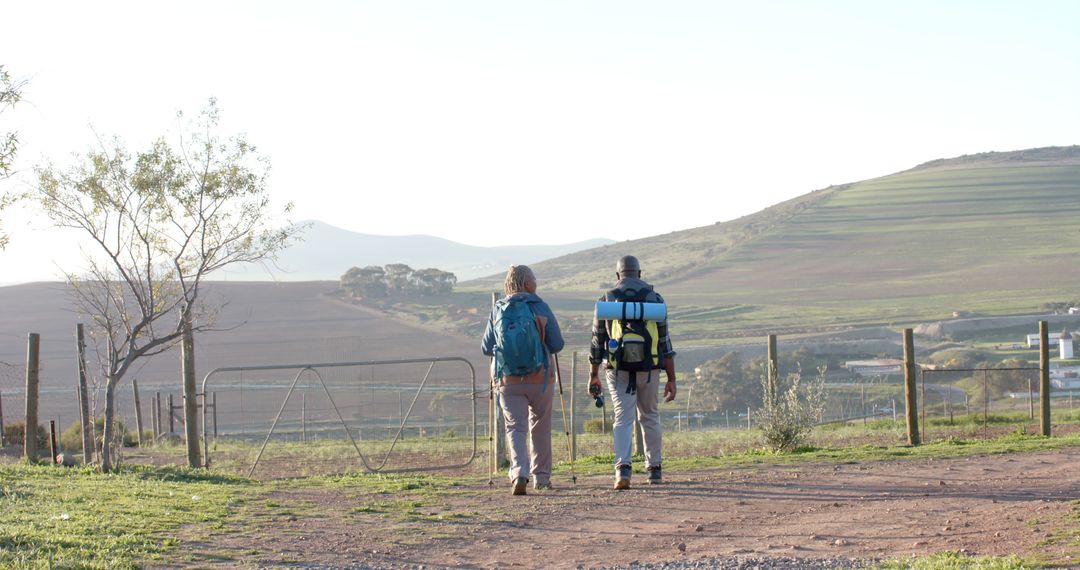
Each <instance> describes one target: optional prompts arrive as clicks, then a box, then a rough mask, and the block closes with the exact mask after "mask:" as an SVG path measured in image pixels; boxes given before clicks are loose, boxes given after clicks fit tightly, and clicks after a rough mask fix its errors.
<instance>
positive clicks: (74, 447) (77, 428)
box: [60, 417, 139, 453]
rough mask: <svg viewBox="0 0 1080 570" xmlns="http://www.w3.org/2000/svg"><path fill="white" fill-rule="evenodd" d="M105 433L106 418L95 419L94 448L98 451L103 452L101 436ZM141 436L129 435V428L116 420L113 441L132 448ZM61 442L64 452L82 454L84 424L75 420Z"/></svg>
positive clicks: (61, 438) (66, 430)
mask: <svg viewBox="0 0 1080 570" xmlns="http://www.w3.org/2000/svg"><path fill="white" fill-rule="evenodd" d="M103 433H105V418H104V417H100V418H95V419H94V431H93V435H94V436H95V437H96V439H95V440H94V446H95V448H96V451H101V440H100V438H101V435H102V434H103ZM138 437H139V434H137V433H134V432H132V433H129V432H128V430H127V426H125V425H124V422H123V421H122V420H120V419H119V418H117V419H116V427H115V428H114V435H113V441H114V442H116V443H121V442H122V443H123V445H124V446H125V447H132V446H134V445H135V444H136V443H137V442H138ZM60 441H61V443H62V445H63V447H64V451H66V452H71V453H82V450H83V440H82V422H80V421H79V420H75V421H74V422H72V424H71V425H69V426H68V427H67V429H65V430H64V433H62V434H61V435H60Z"/></svg>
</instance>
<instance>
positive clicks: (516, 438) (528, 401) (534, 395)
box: [499, 378, 558, 486]
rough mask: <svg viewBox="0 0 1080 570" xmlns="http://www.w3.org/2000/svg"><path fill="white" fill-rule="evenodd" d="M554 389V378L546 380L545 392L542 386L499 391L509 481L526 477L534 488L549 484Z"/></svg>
mask: <svg viewBox="0 0 1080 570" xmlns="http://www.w3.org/2000/svg"><path fill="white" fill-rule="evenodd" d="M557 389H558V388H557V386H556V385H555V381H554V378H549V379H548V383H547V389H545V388H544V385H543V384H504V385H502V386H500V387H499V398H500V400H501V402H502V415H503V420H504V421H505V423H506V448H507V449H509V450H510V473H509V475H510V480H511V481H514V480H515V479H517V478H518V477H529V478H531V479H532V482H533V485H534V486H535V485H546V484H549V483H551V412H552V408H553V402H554V398H553V395H554V393H555V390H557ZM526 439H528V441H529V444H530V445H528V446H526Z"/></svg>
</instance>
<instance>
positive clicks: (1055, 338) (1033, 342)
mask: <svg viewBox="0 0 1080 570" xmlns="http://www.w3.org/2000/svg"><path fill="white" fill-rule="evenodd" d="M1046 341H1047V344H1049V345H1050V346H1057V345H1058V343H1059V342H1061V333H1047V334H1046ZM1027 345H1028V348H1039V335H1038V334H1029V335H1027Z"/></svg>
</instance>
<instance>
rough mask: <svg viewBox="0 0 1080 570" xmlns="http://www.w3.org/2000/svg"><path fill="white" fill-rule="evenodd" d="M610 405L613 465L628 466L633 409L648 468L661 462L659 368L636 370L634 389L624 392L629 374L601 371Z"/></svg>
mask: <svg viewBox="0 0 1080 570" xmlns="http://www.w3.org/2000/svg"><path fill="white" fill-rule="evenodd" d="M604 380H605V384H607V391H608V395H609V396H610V397H611V406H612V408H613V409H614V412H615V423H614V424H613V425H612V428H611V431H612V435H613V436H614V439H615V466H616V467H618V466H619V465H630V458H631V457H632V456H633V453H634V451H633V448H634V415H635V414H634V412H635V410H636V411H637V420H638V421H639V422H641V431H642V434H643V436H644V437H643V439H644V443H645V462H646V464H647V465H648V466H649V467H656V466H657V465H660V460H661V447H662V443H661V435H662V434H661V431H660V409H659V407H658V406H659V397H660V371H659V370H651V371H649V373H648V374H646V373H644V372H638V373H637V392H636V393H635V394H627V393H626V387H627V385H629V384H630V373H629V372H623V371H619V372H616V371H615V370H606V371H605V374H604Z"/></svg>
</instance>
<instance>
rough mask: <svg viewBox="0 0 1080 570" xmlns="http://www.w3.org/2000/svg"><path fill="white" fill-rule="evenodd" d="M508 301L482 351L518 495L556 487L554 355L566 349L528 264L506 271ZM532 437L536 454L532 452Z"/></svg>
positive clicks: (498, 306)
mask: <svg viewBox="0 0 1080 570" xmlns="http://www.w3.org/2000/svg"><path fill="white" fill-rule="evenodd" d="M504 291H505V293H506V296H505V297H503V298H502V299H500V300H499V301H497V302H496V303H495V306H494V307H493V308H492V310H491V316H490V317H489V318H488V323H487V329H486V330H485V331H484V339H483V341H482V343H481V349H482V350H483V352H484V354H485V355H487V356H494V358H493V359H492V367H493V371H492V378H493V380H494V381H495V382H496V383H497V385H498V390H499V397H500V399H501V401H502V414H503V420H504V421H505V422H506V447H507V448H508V449H509V450H510V473H509V475H510V482H511V484H512V485H513V494H515V495H524V494H525V489H526V487H527V486H528V484H529V477H530V476H531V477H532V480H533V488H535V489H550V488H551V413H552V409H553V402H554V398H553V397H552V395H553V394H554V393H555V389H556V388H555V366H554V364H553V363H552V357H551V355H552V354H555V353H557V352H559V351H560V350H562V349H563V344H564V343H563V337H562V331H560V330H559V323H558V321H556V320H555V315H554V313H552V312H551V308H550V307H548V304H547V303H545V302H544V301H542V300H541V299H540V297H538V296H536V276H535V275H533V272H532V270H531V269H529V268H528V267H527V266H525V265H514V266H511V267H510V270H509V271H507V272H506V282H505V283H504ZM526 433H528V434H529V443H530V444H531V445H530V446H529V447H531V452H530V451H529V450H528V449H527V448H526V444H525V436H526Z"/></svg>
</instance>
